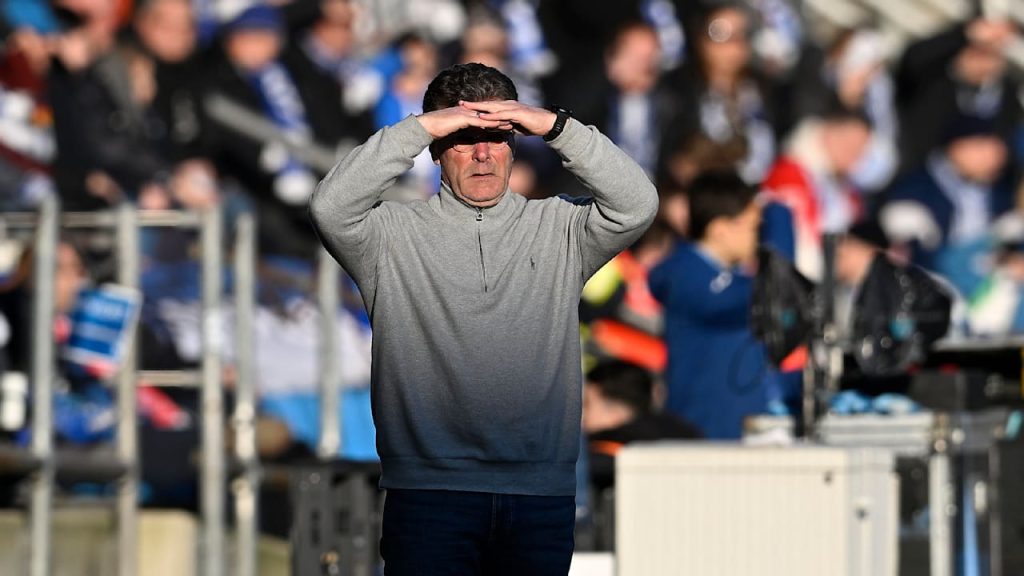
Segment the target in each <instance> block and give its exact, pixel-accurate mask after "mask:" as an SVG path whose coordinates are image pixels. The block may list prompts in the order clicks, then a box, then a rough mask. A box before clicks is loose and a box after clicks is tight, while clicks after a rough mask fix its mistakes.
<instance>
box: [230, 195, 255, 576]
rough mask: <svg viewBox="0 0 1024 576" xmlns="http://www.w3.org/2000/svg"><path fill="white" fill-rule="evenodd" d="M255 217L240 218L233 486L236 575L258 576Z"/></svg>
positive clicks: (236, 243) (236, 250) (237, 229)
mask: <svg viewBox="0 0 1024 576" xmlns="http://www.w3.org/2000/svg"><path fill="white" fill-rule="evenodd" d="M255 227H256V223H255V219H254V217H253V215H252V214H243V215H242V216H240V217H239V219H238V222H237V226H236V231H235V234H236V236H235V261H234V266H235V346H236V350H237V353H236V355H235V358H236V365H237V367H238V371H237V378H238V382H237V385H236V387H235V391H236V398H235V411H234V415H233V420H234V427H235V458H236V459H237V461H238V462H239V464H241V466H242V474H241V476H239V477H238V478H237V479H235V481H234V482H233V483H232V491H233V492H234V495H235V524H236V527H235V529H236V531H237V540H236V548H235V550H236V555H237V556H236V559H235V574H236V575H237V576H256V568H257V544H258V539H259V509H258V498H257V494H259V485H260V470H259V455H258V453H257V451H256V390H255V382H254V374H253V368H254V365H253V362H254V347H253V329H254V326H253V320H254V318H253V311H254V310H255V306H256V299H255V284H256V282H255V280H256V272H255V263H256V232H255Z"/></svg>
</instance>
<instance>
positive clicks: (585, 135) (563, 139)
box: [550, 119, 658, 280]
mask: <svg viewBox="0 0 1024 576" xmlns="http://www.w3.org/2000/svg"><path fill="white" fill-rule="evenodd" d="M550 144H551V147H552V148H553V149H554V150H555V151H556V152H558V154H559V156H561V158H562V165H563V166H565V168H566V169H567V170H569V172H571V173H572V174H573V175H574V176H576V178H578V179H579V180H580V182H582V183H583V184H584V185H585V186H586V187H587V188H588V189H589V190H590V191H591V193H592V194H593V198H592V199H587V200H586V201H580V202H578V203H577V208H578V214H577V215H578V217H577V218H576V220H575V226H576V238H577V239H578V242H579V248H580V253H581V256H582V264H583V269H582V275H583V276H582V277H583V280H586V279H587V278H589V277H590V276H591V275H593V274H594V273H595V272H597V270H598V269H600V268H601V266H603V265H604V264H605V263H606V262H608V261H609V260H611V259H612V258H613V257H614V256H615V255H616V254H618V253H619V252H621V251H622V250H623V249H625V248H627V247H629V246H630V245H631V244H632V243H633V242H635V241H636V239H637V238H639V237H640V235H641V234H643V232H644V230H646V229H647V227H648V226H650V224H651V222H652V221H653V220H654V216H655V214H656V213H657V211H658V193H657V190H655V188H654V185H653V184H652V183H651V181H650V180H649V179H648V178H647V175H646V174H645V173H644V171H643V169H642V168H640V166H639V165H638V164H637V163H636V162H634V161H633V160H632V159H631V158H630V157H629V156H627V155H626V153H625V152H623V151H622V150H620V149H619V148H618V147H616V146H615V145H614V144H612V142H611V140H609V139H608V138H607V137H606V136H604V135H603V134H601V133H600V132H599V131H598V130H597V129H596V128H594V127H593V126H584V125H583V124H581V123H579V122H577V121H576V120H572V119H570V120H569V122H568V123H567V124H566V126H565V130H564V131H563V132H562V134H560V135H559V136H558V137H557V138H555V139H554V140H552V141H551V142H550Z"/></svg>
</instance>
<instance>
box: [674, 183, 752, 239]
mask: <svg viewBox="0 0 1024 576" xmlns="http://www.w3.org/2000/svg"><path fill="white" fill-rule="evenodd" d="M755 196H757V188H756V187H754V186H751V185H750V184H747V183H746V182H744V181H743V179H742V178H740V177H739V175H738V174H736V172H735V171H732V170H725V171H717V170H716V171H711V172H704V173H703V174H701V175H700V176H698V177H697V178H696V179H695V180H694V181H693V183H692V184H690V191H689V198H690V239H691V240H701V239H703V238H704V236H705V234H707V230H708V226H710V225H711V223H712V222H713V221H715V220H716V219H718V218H735V217H736V216H739V215H740V214H742V213H743V211H744V210H746V209H747V207H748V206H750V203H751V202H753V201H754V197H755Z"/></svg>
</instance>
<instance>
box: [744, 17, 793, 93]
mask: <svg viewBox="0 0 1024 576" xmlns="http://www.w3.org/2000/svg"><path fill="white" fill-rule="evenodd" d="M749 3H750V6H751V7H752V8H753V9H754V10H756V11H757V15H758V17H759V20H760V21H761V26H759V28H758V31H757V34H755V35H754V37H753V38H752V39H751V40H752V42H751V43H752V45H753V48H754V51H755V52H756V54H757V59H758V61H759V62H760V64H761V67H762V68H763V69H764V71H765V72H766V73H767V74H768V75H769V76H771V77H773V78H780V77H784V76H786V75H787V74H789V73H790V72H791V71H792V69H793V67H794V66H795V65H796V64H797V61H798V59H799V56H800V49H801V46H803V45H804V26H803V22H801V21H800V14H799V12H798V11H797V9H796V8H795V7H794V2H793V1H792V0H749Z"/></svg>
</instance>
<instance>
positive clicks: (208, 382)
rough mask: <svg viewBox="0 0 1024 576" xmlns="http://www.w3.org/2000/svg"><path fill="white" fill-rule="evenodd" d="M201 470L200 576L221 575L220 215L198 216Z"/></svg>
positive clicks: (217, 212)
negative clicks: (199, 246)
mask: <svg viewBox="0 0 1024 576" xmlns="http://www.w3.org/2000/svg"><path fill="white" fill-rule="evenodd" d="M200 244H201V250H202V320H201V322H202V339H203V356H202V376H203V382H202V420H203V428H202V457H201V459H202V466H201V469H200V478H199V480H200V491H201V496H200V498H201V506H200V508H201V511H202V517H203V542H202V558H203V560H202V563H203V571H202V574H203V576H221V575H222V574H224V570H225V568H226V563H225V561H224V544H225V541H224V500H225V488H226V484H225V474H224V394H223V391H222V390H221V358H220V355H221V332H220V331H221V213H220V209H219V208H217V207H214V208H209V209H207V210H205V211H204V212H203V214H202V228H201V231H200Z"/></svg>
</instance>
